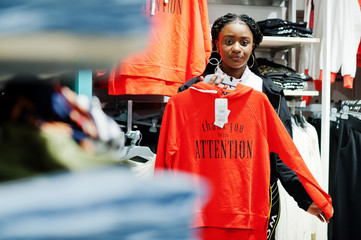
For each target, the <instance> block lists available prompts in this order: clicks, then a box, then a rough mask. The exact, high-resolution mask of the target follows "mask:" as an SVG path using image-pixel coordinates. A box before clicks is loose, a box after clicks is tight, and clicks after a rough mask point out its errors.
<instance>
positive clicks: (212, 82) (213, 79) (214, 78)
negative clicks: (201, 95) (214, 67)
mask: <svg viewBox="0 0 361 240" xmlns="http://www.w3.org/2000/svg"><path fill="white" fill-rule="evenodd" d="M218 76H219V74H218V73H215V74H214V75H213V76H212V77H211V78H210V79H209V81H208V82H207V83H208V84H210V85H213V86H218V87H220V88H224V89H226V88H227V85H224V84H222V83H221V82H222V81H223V79H224V75H221V76H220V77H219V78H218ZM217 78H218V79H217ZM200 79H201V81H204V77H202V76H201V77H200Z"/></svg>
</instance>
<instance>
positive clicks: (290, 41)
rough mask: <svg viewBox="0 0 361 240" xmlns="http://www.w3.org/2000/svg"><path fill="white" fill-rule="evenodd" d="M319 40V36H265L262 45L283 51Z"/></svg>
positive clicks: (262, 46)
mask: <svg viewBox="0 0 361 240" xmlns="http://www.w3.org/2000/svg"><path fill="white" fill-rule="evenodd" d="M319 42H320V39H319V38H305V37H276V36H264V37H263V40H262V42H261V44H260V47H261V48H271V49H273V50H278V51H281V50H284V49H290V48H294V47H300V46H302V45H306V44H314V43H319Z"/></svg>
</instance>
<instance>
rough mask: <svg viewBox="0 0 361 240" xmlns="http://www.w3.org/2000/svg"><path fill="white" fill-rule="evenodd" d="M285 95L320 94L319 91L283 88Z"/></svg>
mask: <svg viewBox="0 0 361 240" xmlns="http://www.w3.org/2000/svg"><path fill="white" fill-rule="evenodd" d="M283 93H284V94H285V96H311V97H313V96H318V95H319V92H318V91H293V90H283Z"/></svg>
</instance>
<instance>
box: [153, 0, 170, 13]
mask: <svg viewBox="0 0 361 240" xmlns="http://www.w3.org/2000/svg"><path fill="white" fill-rule="evenodd" d="M167 4H168V0H164V5H167ZM154 14H155V0H152V6H151V9H150V15H152V16H154Z"/></svg>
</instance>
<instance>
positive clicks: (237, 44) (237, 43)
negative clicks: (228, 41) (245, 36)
mask: <svg viewBox="0 0 361 240" xmlns="http://www.w3.org/2000/svg"><path fill="white" fill-rule="evenodd" d="M232 50H233V51H237V52H238V51H241V44H240V43H239V42H236V43H234V45H233V48H232Z"/></svg>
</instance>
